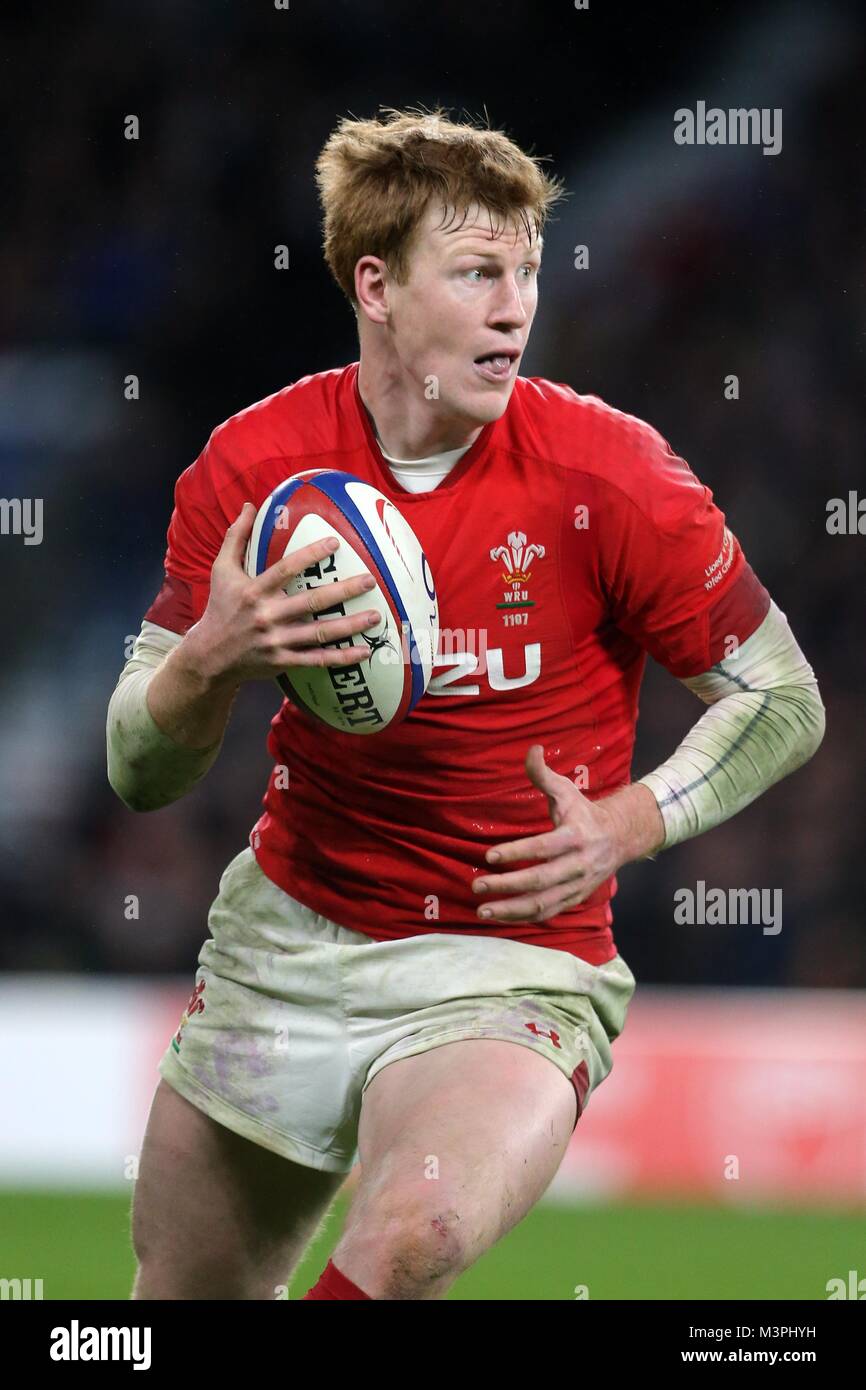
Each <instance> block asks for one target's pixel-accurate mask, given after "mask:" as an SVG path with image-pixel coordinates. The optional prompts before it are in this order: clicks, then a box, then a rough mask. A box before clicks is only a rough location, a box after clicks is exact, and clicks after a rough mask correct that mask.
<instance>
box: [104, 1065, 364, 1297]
mask: <svg viewBox="0 0 866 1390" xmlns="http://www.w3.org/2000/svg"><path fill="white" fill-rule="evenodd" d="M344 1181H345V1175H344V1174H340V1173H325V1172H319V1171H317V1170H315V1169H312V1168H307V1167H303V1166H301V1165H300V1164H297V1163H292V1162H290V1161H289V1160H288V1159H286V1158H283V1157H282V1156H280V1155H279V1154H275V1153H271V1152H270V1150H268V1149H264V1148H262V1147H261V1146H260V1145H258V1144H253V1143H252V1142H251V1141H250V1140H249V1139H245V1138H243V1136H242V1135H239V1134H235V1133H233V1132H232V1131H231V1130H229V1129H227V1128H226V1127H225V1126H224V1125H220V1124H218V1123H217V1122H216V1121H215V1120H213V1119H211V1118H210V1116H209V1115H205V1114H204V1113H203V1112H202V1111H201V1110H199V1109H197V1107H196V1106H194V1105H192V1104H191V1103H190V1102H189V1101H188V1100H186V1099H185V1098H184V1097H183V1096H181V1095H179V1094H178V1093H177V1091H175V1090H174V1089H173V1088H172V1087H171V1086H169V1085H168V1083H167V1082H166V1081H160V1083H159V1086H158V1087H157V1090H156V1094H155V1095H154V1099H153V1105H152V1107H151V1111H150V1116H149V1119H148V1123H147V1129H146V1131H145V1136H144V1142H143V1144H142V1151H141V1158H140V1163H139V1175H138V1180H137V1182H136V1188H135V1198H134V1202H133V1210H132V1239H133V1246H134V1249H135V1253H136V1255H137V1257H138V1259H139V1261H140V1262H141V1264H142V1266H148V1265H149V1266H151V1267H154V1266H160V1265H164V1266H166V1267H169V1268H171V1270H172V1271H173V1274H174V1277H175V1278H176V1279H177V1280H178V1282H182V1280H183V1277H184V1271H186V1273H187V1274H188V1277H189V1278H190V1279H195V1278H196V1277H197V1276H196V1271H201V1272H202V1275H203V1276H206V1274H207V1271H211V1273H212V1274H213V1275H214V1276H217V1274H218V1271H219V1270H220V1269H230V1270H231V1271H232V1277H236V1278H238V1279H240V1280H242V1279H244V1278H245V1277H246V1274H247V1273H248V1272H254V1271H256V1270H260V1271H262V1274H263V1277H264V1278H268V1277H270V1272H271V1271H273V1270H277V1271H279V1270H280V1269H283V1268H285V1270H286V1272H288V1270H289V1268H291V1266H292V1265H293V1264H294V1263H295V1261H296V1260H297V1259H298V1258H299V1257H300V1255H301V1254H302V1253H303V1250H304V1247H305V1246H306V1244H307V1242H308V1241H309V1239H310V1237H311V1236H312V1235H313V1233H314V1231H315V1229H316V1226H317V1224H318V1222H319V1221H320V1220H321V1217H322V1216H323V1214H324V1212H325V1211H326V1210H327V1207H328V1205H329V1204H330V1202H331V1200H332V1198H333V1197H334V1195H335V1193H336V1192H337V1191H338V1189H339V1188H340V1186H341V1185H342V1183H343V1182H344Z"/></svg>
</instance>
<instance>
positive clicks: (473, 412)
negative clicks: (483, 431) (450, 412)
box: [463, 376, 515, 425]
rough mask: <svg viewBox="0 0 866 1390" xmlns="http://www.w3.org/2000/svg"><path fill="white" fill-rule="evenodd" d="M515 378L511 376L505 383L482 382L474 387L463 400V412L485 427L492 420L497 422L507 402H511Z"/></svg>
mask: <svg viewBox="0 0 866 1390" xmlns="http://www.w3.org/2000/svg"><path fill="white" fill-rule="evenodd" d="M514 381H515V378H514V376H512V377H511V378H510V379H509V380H507V381H502V382H496V383H493V382H487V381H482V382H480V383H479V384H477V385H474V386H473V387H472V389H471V390H469V391H467V392H466V393H465V395H464V398H463V405H464V409H465V412H466V414H467V415H468V416H471V418H472V419H474V420H477V421H478V422H479V424H484V425H487V424H489V423H490V422H491V421H492V420H498V419H499V417H500V416H501V415H504V414H505V410H506V408H507V406H508V402H509V401H510V400H511V393H512V391H513V390H514Z"/></svg>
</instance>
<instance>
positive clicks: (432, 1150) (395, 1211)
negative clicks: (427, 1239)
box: [347, 1038, 577, 1264]
mask: <svg viewBox="0 0 866 1390" xmlns="http://www.w3.org/2000/svg"><path fill="white" fill-rule="evenodd" d="M576 1113H577V1098H576V1096H575V1093H574V1089H573V1087H572V1085H571V1084H570V1082H569V1081H568V1078H567V1077H566V1076H565V1075H564V1074H563V1073H562V1072H561V1071H560V1070H559V1069H558V1068H557V1067H555V1066H554V1065H553V1063H552V1062H550V1061H549V1060H548V1059H547V1058H545V1057H543V1056H540V1055H539V1054H538V1053H536V1052H535V1051H533V1050H532V1049H531V1048H527V1047H522V1046H520V1045H518V1044H515V1043H510V1042H504V1041H500V1040H498V1039H487V1038H485V1039H465V1040H460V1041H456V1042H453V1043H443V1044H442V1045H440V1046H439V1047H436V1048H433V1049H432V1050H430V1051H429V1052H424V1053H421V1054H418V1055H416V1056H414V1057H406V1058H402V1059H401V1060H399V1061H396V1062H393V1063H391V1064H390V1065H389V1066H386V1067H384V1068H383V1069H382V1070H381V1071H380V1072H379V1073H378V1074H377V1075H376V1076H375V1077H374V1079H373V1081H372V1082H371V1083H370V1085H369V1086H368V1088H367V1090H366V1091H365V1093H364V1100H363V1104H362V1107H361V1119H360V1129H359V1136H358V1148H359V1157H360V1159H361V1181H360V1184H359V1190H358V1194H357V1196H356V1200H355V1203H353V1208H352V1211H350V1216H349V1221H348V1222H347V1230H348V1229H350V1225H351V1223H352V1219H353V1216H354V1219H355V1221H356V1222H357V1221H359V1220H361V1219H363V1212H364V1208H365V1207H367V1208H368V1210H372V1209H375V1211H376V1213H377V1216H378V1217H380V1218H384V1219H385V1220H393V1221H395V1222H396V1223H397V1224H398V1225H399V1223H400V1222H401V1221H404V1222H405V1221H406V1220H407V1219H410V1220H418V1221H420V1222H421V1223H422V1224H423V1223H425V1222H427V1221H429V1220H436V1221H437V1222H438V1226H437V1229H439V1230H452V1231H456V1232H458V1233H459V1242H460V1245H461V1257H460V1263H461V1264H468V1263H471V1261H472V1260H473V1259H475V1258H477V1257H478V1255H479V1254H481V1253H482V1252H483V1251H484V1250H485V1249H487V1248H488V1247H489V1246H490V1245H491V1244H492V1243H493V1242H494V1241H495V1240H497V1239H499V1237H500V1236H501V1235H504V1234H505V1232H506V1231H508V1230H509V1229H510V1228H511V1227H512V1226H514V1225H515V1224H516V1223H517V1222H518V1221H520V1220H521V1219H522V1217H523V1216H525V1214H526V1212H527V1211H529V1209H530V1208H531V1207H532V1206H533V1205H534V1203H535V1202H537V1201H538V1199H539V1197H540V1196H541V1195H542V1193H543V1192H544V1191H545V1189H546V1188H547V1187H548V1186H549V1184H550V1182H551V1180H552V1178H553V1177H554V1175H555V1173H556V1171H557V1169H558V1167H559V1165H560V1163H561V1161H562V1158H563V1155H564V1153H565V1150H566V1148H567V1147H568V1143H569V1140H570V1138H571V1135H572V1132H573V1129H574V1124H575V1117H576ZM434 1209H435V1211H434ZM431 1213H432V1215H431Z"/></svg>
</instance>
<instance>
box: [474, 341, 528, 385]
mask: <svg viewBox="0 0 866 1390" xmlns="http://www.w3.org/2000/svg"><path fill="white" fill-rule="evenodd" d="M519 357H520V353H519V352H518V351H517V349H516V348H507V349H506V350H505V351H503V352H486V353H484V354H483V355H482V356H481V357H476V358H475V361H474V362H473V363H472V365H473V367H474V368H475V370H476V372H477V373H478V375H479V376H482V377H483V378H484V380H485V381H497V382H498V381H508V379H509V377H510V376H511V373H512V370H513V368H514V366H515V363H516V362H517V360H518V358H519Z"/></svg>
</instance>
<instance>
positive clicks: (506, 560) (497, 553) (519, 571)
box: [490, 531, 545, 608]
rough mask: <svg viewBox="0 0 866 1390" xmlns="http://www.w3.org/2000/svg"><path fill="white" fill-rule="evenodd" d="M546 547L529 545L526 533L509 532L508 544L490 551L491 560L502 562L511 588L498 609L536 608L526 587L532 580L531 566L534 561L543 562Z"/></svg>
mask: <svg viewBox="0 0 866 1390" xmlns="http://www.w3.org/2000/svg"><path fill="white" fill-rule="evenodd" d="M544 555H545V547H544V546H543V545H527V544H526V533H525V532H524V531H509V533H508V544H507V545H496V546H494V547H493V549H492V550H491V551H490V558H491V560H493V561H494V562H498V561H500V560H501V561H502V562H503V564H504V567H505V568H504V569H503V571H502V578H503V579H504V580H505V582H506V584H510V585H511V588H510V589H506V590H505V591H504V593H503V595H502V600H503V601H502V603H497V605H496V607H497V608H534V607H535V600H534V599H531V598H530V597H529V590H528V589H527V588H526V587H525V586H526V584H527V583H528V582H529V580H530V579H531V578H532V570H531V569H530V565H531V564H532V562H533V560H543V559H544Z"/></svg>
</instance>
